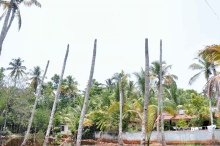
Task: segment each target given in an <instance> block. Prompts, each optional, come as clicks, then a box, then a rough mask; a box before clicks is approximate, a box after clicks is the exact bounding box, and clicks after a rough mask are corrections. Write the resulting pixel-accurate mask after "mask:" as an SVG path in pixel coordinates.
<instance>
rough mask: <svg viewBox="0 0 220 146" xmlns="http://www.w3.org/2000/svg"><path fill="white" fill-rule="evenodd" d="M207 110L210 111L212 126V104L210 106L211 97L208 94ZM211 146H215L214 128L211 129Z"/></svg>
mask: <svg viewBox="0 0 220 146" xmlns="http://www.w3.org/2000/svg"><path fill="white" fill-rule="evenodd" d="M209 110H210V118H211V126H213V115H212V104H211V95H210V94H209ZM212 144H213V145H215V134H214V128H213V129H212Z"/></svg>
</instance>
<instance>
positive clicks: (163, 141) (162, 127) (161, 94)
mask: <svg viewBox="0 0 220 146" xmlns="http://www.w3.org/2000/svg"><path fill="white" fill-rule="evenodd" d="M159 95H160V100H161V114H162V116H161V134H162V146H166V142H165V135H164V120H163V116H164V113H163V87H162V40H160V91H159Z"/></svg>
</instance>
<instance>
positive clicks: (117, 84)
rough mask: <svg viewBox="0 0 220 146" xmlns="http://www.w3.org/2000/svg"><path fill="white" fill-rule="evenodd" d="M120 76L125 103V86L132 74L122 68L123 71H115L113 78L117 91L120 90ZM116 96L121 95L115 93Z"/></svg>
mask: <svg viewBox="0 0 220 146" xmlns="http://www.w3.org/2000/svg"><path fill="white" fill-rule="evenodd" d="M119 76H121V87H122V94H123V99H122V100H123V101H122V102H123V103H125V96H124V95H125V88H126V86H127V84H128V81H127V78H128V77H130V74H125V72H124V71H123V70H122V71H121V73H120V74H119V73H115V74H114V75H113V77H112V79H113V80H115V84H116V86H115V88H116V89H115V91H118V89H119ZM117 93H118V94H120V93H119V92H117ZM115 96H119V95H115Z"/></svg>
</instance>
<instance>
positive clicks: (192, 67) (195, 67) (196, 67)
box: [189, 63, 204, 70]
mask: <svg viewBox="0 0 220 146" xmlns="http://www.w3.org/2000/svg"><path fill="white" fill-rule="evenodd" d="M189 69H192V70H201V69H204V67H203V66H202V65H200V64H197V63H193V64H191V65H190V66H189Z"/></svg>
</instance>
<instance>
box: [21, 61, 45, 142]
mask: <svg viewBox="0 0 220 146" xmlns="http://www.w3.org/2000/svg"><path fill="white" fill-rule="evenodd" d="M48 65H49V60H48V62H47V66H46V69H45V71H44V76H43V78H42V80H41V84H40V86H39V88H38V91H37V95H36V99H35V102H34V107H33V111H32V113H31V118H30V121H29V124H28V128H27V133H26V136H25V138H24V141H23V142H22V144H21V146H25V145H26V143H27V140H28V137H29V134H30V129H31V124H32V121H33V118H34V113H35V109H36V107H37V101H38V97H39V96H40V93H41V87H42V85H43V82H44V78H45V76H46V73H47V68H48Z"/></svg>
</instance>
